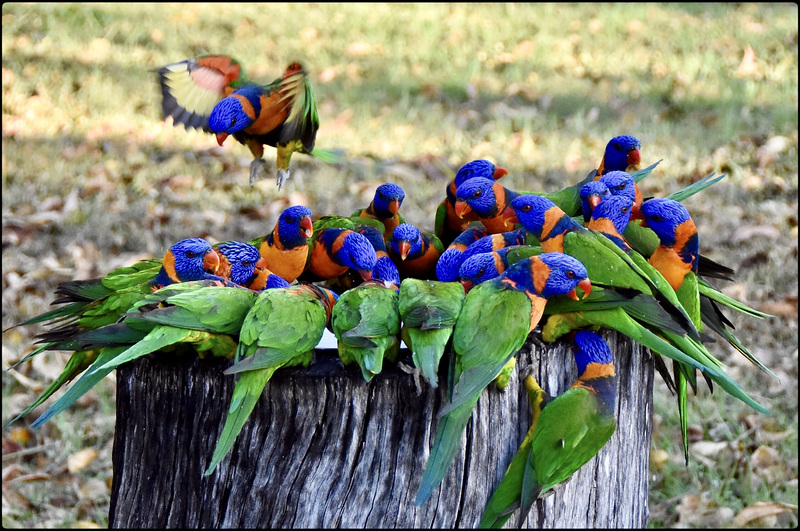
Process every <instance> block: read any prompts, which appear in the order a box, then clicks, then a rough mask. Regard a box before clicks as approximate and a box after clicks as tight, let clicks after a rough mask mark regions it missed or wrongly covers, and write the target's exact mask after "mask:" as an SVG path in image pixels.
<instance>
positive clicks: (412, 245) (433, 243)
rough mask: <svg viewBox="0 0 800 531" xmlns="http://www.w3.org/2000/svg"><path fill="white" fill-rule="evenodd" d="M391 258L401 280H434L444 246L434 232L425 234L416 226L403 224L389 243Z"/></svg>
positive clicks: (395, 231) (393, 233) (397, 228)
mask: <svg viewBox="0 0 800 531" xmlns="http://www.w3.org/2000/svg"><path fill="white" fill-rule="evenodd" d="M388 244H389V245H388V252H389V257H390V258H391V259H392V260H393V261H394V263H395V265H396V266H397V269H398V271H400V278H401V279H406V278H421V279H433V278H434V277H435V276H436V263H437V262H438V261H439V256H440V255H441V254H442V253H443V252H444V246H443V245H442V242H441V241H440V240H439V238H437V237H436V235H435V234H433V233H432V232H423V231H421V230H419V228H418V227H417V226H416V225H412V224H410V223H401V224H400V225H398V226H397V227H396V228H395V229H394V231H393V232H392V237H391V239H390V240H389V241H388Z"/></svg>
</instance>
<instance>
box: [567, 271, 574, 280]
mask: <svg viewBox="0 0 800 531" xmlns="http://www.w3.org/2000/svg"><path fill="white" fill-rule="evenodd" d="M567 278H575V272H574V271H567Z"/></svg>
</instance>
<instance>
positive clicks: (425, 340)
mask: <svg viewBox="0 0 800 531" xmlns="http://www.w3.org/2000/svg"><path fill="white" fill-rule="evenodd" d="M463 304H464V290H463V289H462V287H461V286H460V285H459V284H458V283H456V282H439V281H436V280H420V279H416V278H406V279H405V280H403V283H402V284H401V285H400V293H399V299H398V306H399V308H400V319H401V321H402V323H403V328H402V337H403V341H405V343H406V345H408V347H409V348H410V349H411V353H412V358H413V360H414V365H415V366H416V367H417V368H418V369H419V370H421V371H422V375H423V376H424V377H425V378H426V379H427V380H428V382H429V383H430V385H431V387H433V388H436V387H437V386H438V385H439V378H438V372H439V362H440V361H441V359H442V356H443V355H444V351H445V347H446V346H447V344H448V342H449V340H450V336H451V335H452V333H453V328H454V327H455V324H456V321H457V320H458V316H459V314H460V313H461V307H462V306H463Z"/></svg>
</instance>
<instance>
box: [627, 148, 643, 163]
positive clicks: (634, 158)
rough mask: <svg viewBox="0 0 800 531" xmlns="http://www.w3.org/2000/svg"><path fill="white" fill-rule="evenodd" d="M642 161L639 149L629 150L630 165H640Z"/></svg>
mask: <svg viewBox="0 0 800 531" xmlns="http://www.w3.org/2000/svg"><path fill="white" fill-rule="evenodd" d="M641 161H642V158H641V155H639V150H638V149H632V150H630V151H628V166H638V165H639V163H640V162H641Z"/></svg>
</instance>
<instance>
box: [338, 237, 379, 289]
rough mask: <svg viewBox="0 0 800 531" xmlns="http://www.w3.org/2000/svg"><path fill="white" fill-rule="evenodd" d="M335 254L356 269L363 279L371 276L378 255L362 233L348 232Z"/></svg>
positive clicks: (368, 278)
mask: <svg viewBox="0 0 800 531" xmlns="http://www.w3.org/2000/svg"><path fill="white" fill-rule="evenodd" d="M336 255H337V257H338V258H339V260H340V261H341V262H342V264H344V265H346V266H347V267H349V268H351V269H355V270H356V271H358V273H359V274H360V275H361V278H363V279H364V280H370V279H371V278H372V270H373V268H374V267H375V262H377V261H378V257H377V255H376V254H375V248H374V247H373V246H372V244H371V243H370V241H369V240H368V239H367V238H366V236H364V235H363V234H359V233H357V232H349V233H348V234H347V235H346V236H345V237H344V242H343V243H342V246H341V247H340V248H339V250H338V251H337V252H336Z"/></svg>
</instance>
